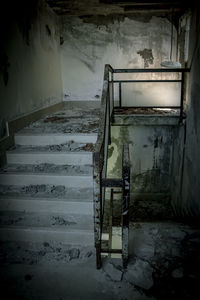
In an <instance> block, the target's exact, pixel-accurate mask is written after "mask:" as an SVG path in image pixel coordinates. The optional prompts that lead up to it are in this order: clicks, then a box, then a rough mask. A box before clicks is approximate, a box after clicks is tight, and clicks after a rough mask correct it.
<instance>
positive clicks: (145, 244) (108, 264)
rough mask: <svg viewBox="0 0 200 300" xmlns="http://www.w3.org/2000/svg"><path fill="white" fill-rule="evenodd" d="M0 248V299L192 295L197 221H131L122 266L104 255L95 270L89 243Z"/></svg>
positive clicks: (199, 261) (199, 258)
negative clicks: (1, 295)
mask: <svg viewBox="0 0 200 300" xmlns="http://www.w3.org/2000/svg"><path fill="white" fill-rule="evenodd" d="M0 249H1V253H0V262H1V268H0V285H1V292H3V291H5V296H4V298H3V299H20V300H22V299H27V300H34V299H37V300H39V299H42V300H43V299H48V300H81V299H87V300H89V299H91V300H100V299H102V298H103V299H108V300H112V299H113V300H114V299H115V300H116V299H117V300H129V299H130V300H146V299H162V300H163V299H196V296H195V292H197V291H198V283H199V282H200V271H199V270H200V268H199V265H200V230H199V227H198V226H197V225H193V226H192V225H183V224H181V223H170V222H165V223H132V224H131V225H130V247H129V252H130V260H129V264H128V267H127V269H126V270H124V269H123V268H122V266H121V260H119V259H116V260H115V259H112V260H111V259H108V258H104V260H103V267H102V269H101V270H96V268H95V254H94V251H91V248H90V249H89V248H88V249H87V248H79V249H78V248H71V249H70V248H68V247H67V246H66V245H62V244H57V243H55V244H54V245H50V244H48V243H46V244H45V243H44V244H41V245H39V244H38V245H33V244H32V245H28V244H27V245H26V244H21V245H20V244H19V242H18V243H12V244H10V245H8V244H3V243H1V247H0ZM10 297H11V298H10Z"/></svg>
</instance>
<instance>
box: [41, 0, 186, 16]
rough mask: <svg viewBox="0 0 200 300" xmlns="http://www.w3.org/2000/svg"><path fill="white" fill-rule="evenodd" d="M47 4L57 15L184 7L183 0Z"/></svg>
mask: <svg viewBox="0 0 200 300" xmlns="http://www.w3.org/2000/svg"><path fill="white" fill-rule="evenodd" d="M46 2H47V3H48V5H49V6H50V7H51V8H52V9H53V10H54V12H55V13H56V14H58V15H72V16H89V15H109V14H128V13H136V12H147V11H154V12H158V13H161V12H169V11H172V10H173V11H174V12H177V11H179V12H180V11H182V10H184V9H185V5H186V4H184V2H185V1H172V0H168V1H167V0H163V1H161V0H160V1H158V0H154V1H152V0H150V1H148V0H141V1H130V0H129V1H127V0H46Z"/></svg>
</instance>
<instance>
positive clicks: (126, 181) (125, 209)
mask: <svg viewBox="0 0 200 300" xmlns="http://www.w3.org/2000/svg"><path fill="white" fill-rule="evenodd" d="M122 180H123V187H122V188H123V200H122V201H123V202H122V260H123V266H124V268H126V267H127V263H128V238H129V202H130V161H129V146H128V145H127V144H125V145H123V165H122Z"/></svg>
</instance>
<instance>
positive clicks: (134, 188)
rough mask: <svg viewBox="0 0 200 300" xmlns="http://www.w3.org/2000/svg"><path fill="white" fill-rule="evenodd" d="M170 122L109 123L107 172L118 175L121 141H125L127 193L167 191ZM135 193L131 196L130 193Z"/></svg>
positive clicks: (120, 160) (171, 137)
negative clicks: (128, 163) (128, 168)
mask: <svg viewBox="0 0 200 300" xmlns="http://www.w3.org/2000/svg"><path fill="white" fill-rule="evenodd" d="M173 134H174V132H173V130H172V127H171V126H165V125H162V126H151V125H149V126H143V125H138V126H134V125H133V126H128V127H127V126H113V127H112V143H111V145H110V149H109V159H108V176H109V177H114V178H115V177H121V164H122V145H123V143H128V144H129V149H130V161H131V194H132V195H133V194H135V193H137V194H141V195H144V194H146V195H149V197H151V195H155V194H157V195H158V194H163V195H166V194H169V193H170V187H171V167H172V149H173V142H172V141H173ZM134 197H135V196H134Z"/></svg>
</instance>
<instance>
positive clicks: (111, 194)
mask: <svg viewBox="0 0 200 300" xmlns="http://www.w3.org/2000/svg"><path fill="white" fill-rule="evenodd" d="M113 197H114V193H113V189H111V191H110V209H109V231H108V235H109V240H108V248H109V250H110V251H111V250H112V224H113ZM109 256H110V255H109Z"/></svg>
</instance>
